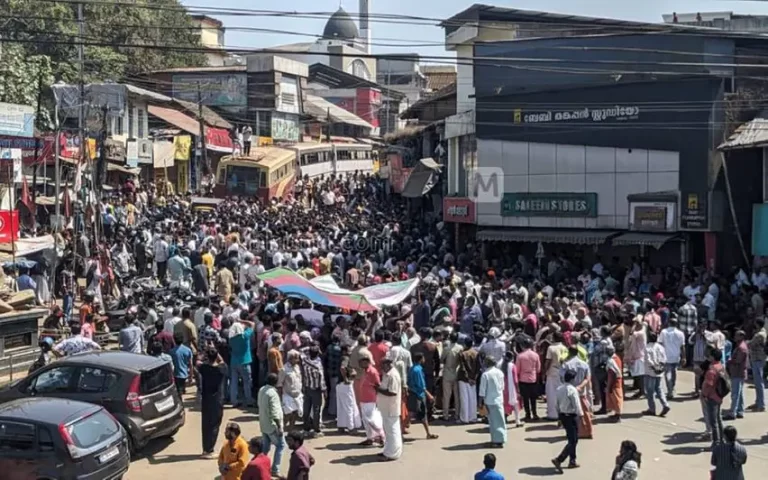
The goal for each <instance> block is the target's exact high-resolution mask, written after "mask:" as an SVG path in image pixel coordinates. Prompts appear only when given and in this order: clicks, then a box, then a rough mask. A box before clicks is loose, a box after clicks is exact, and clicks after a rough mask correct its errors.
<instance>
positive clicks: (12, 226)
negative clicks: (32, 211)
mask: <svg viewBox="0 0 768 480" xmlns="http://www.w3.org/2000/svg"><path fill="white" fill-rule="evenodd" d="M18 239H19V211H18V210H11V211H8V210H0V243H10V242H11V241H13V240H18Z"/></svg>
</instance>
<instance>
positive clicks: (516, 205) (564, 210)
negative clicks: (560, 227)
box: [501, 193, 597, 218]
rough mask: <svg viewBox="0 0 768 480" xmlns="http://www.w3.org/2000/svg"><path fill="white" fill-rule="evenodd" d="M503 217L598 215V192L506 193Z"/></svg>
mask: <svg viewBox="0 0 768 480" xmlns="http://www.w3.org/2000/svg"><path fill="white" fill-rule="evenodd" d="M501 216H502V217H576V218H592V217H597V193H505V194H504V197H503V199H502V200H501Z"/></svg>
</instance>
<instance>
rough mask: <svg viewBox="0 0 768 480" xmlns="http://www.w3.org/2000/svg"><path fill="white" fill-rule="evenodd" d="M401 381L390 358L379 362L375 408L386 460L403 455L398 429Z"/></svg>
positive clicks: (401, 438)
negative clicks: (382, 434)
mask: <svg viewBox="0 0 768 480" xmlns="http://www.w3.org/2000/svg"><path fill="white" fill-rule="evenodd" d="M402 386H403V380H402V378H400V373H399V372H398V371H397V369H396V368H394V367H393V362H392V358H390V357H384V358H383V359H382V360H381V384H379V386H378V388H377V392H376V408H378V409H379V411H380V412H381V417H382V420H383V424H384V451H383V452H382V453H381V454H382V455H383V456H384V458H385V459H386V460H397V459H398V458H400V455H402V454H403V435H402V433H401V429H400V408H401V405H402V395H401V392H402Z"/></svg>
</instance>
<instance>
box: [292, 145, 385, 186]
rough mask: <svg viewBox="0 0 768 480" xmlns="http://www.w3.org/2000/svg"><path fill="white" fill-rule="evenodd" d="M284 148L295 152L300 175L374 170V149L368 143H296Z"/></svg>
mask: <svg viewBox="0 0 768 480" xmlns="http://www.w3.org/2000/svg"><path fill="white" fill-rule="evenodd" d="M286 148H290V149H292V150H293V151H295V152H296V163H297V165H298V168H299V174H300V175H301V176H302V177H304V176H305V175H306V176H309V177H310V178H313V177H318V176H321V175H330V174H337V175H344V174H349V173H354V172H355V171H359V172H362V173H372V172H373V171H374V161H375V160H376V158H375V157H376V151H375V150H374V149H373V147H372V146H371V145H369V144H364V143H298V144H296V145H292V146H290V147H286Z"/></svg>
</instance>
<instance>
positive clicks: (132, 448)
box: [128, 435, 147, 458]
mask: <svg viewBox="0 0 768 480" xmlns="http://www.w3.org/2000/svg"><path fill="white" fill-rule="evenodd" d="M146 445H147V444H146V443H138V442H136V440H134V439H133V437H132V436H130V435H128V451H129V452H130V454H131V458H136V457H137V456H138V454H139V452H140V451H141V449H143V448H144V447H145V446H146Z"/></svg>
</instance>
